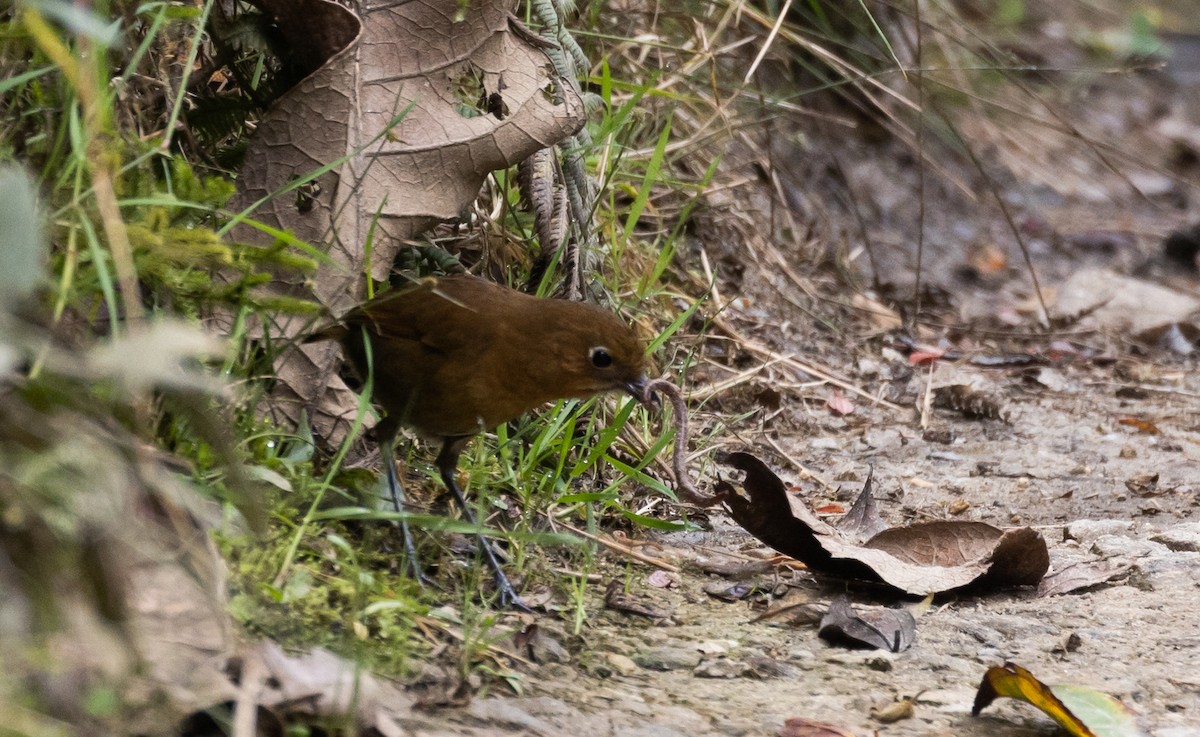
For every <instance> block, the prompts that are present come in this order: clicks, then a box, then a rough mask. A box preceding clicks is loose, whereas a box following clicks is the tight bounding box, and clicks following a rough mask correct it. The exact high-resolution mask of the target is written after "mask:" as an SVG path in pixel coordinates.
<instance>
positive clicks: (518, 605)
mask: <svg viewBox="0 0 1200 737" xmlns="http://www.w3.org/2000/svg"><path fill="white" fill-rule="evenodd" d="M496 589H497V590H498V591H499V592H500V608H501V609H514V610H516V611H518V612H523V613H525V614H533V609H530V608H529V605H528V604H526V603H525V602H524V601H522V600H521V596H520V595H519V594H518V593H517V591H516V589H514V588H513V586H512V584H511V583H509V582H508V576H506V575H504V572H503V571H497V572H496Z"/></svg>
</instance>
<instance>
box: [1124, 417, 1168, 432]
mask: <svg viewBox="0 0 1200 737" xmlns="http://www.w3.org/2000/svg"><path fill="white" fill-rule="evenodd" d="M1117 424H1118V425H1125V426H1126V427H1132V428H1133V429H1135V430H1137V431H1138V432H1139V433H1141V434H1143V435H1158V434H1160V433H1161V432H1162V431H1161V430H1159V429H1158V425H1155V424H1154V423H1153V422H1151V421H1150V420H1143V419H1142V418H1140V417H1119V418H1117Z"/></svg>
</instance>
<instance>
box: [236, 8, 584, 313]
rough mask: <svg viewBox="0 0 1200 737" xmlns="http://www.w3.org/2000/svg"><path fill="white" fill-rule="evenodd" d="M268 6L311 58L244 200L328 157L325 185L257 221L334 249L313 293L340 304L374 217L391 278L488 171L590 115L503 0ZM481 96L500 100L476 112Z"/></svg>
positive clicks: (270, 119)
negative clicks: (399, 259)
mask: <svg viewBox="0 0 1200 737" xmlns="http://www.w3.org/2000/svg"><path fill="white" fill-rule="evenodd" d="M261 5H262V6H263V7H264V9H265V10H266V11H267V12H269V13H271V14H272V15H273V16H274V17H275V18H276V20H277V22H278V23H279V24H280V26H281V29H283V31H284V33H285V35H287V36H288V37H289V38H292V39H293V40H294V43H293V44H292V46H293V47H294V48H297V49H304V50H305V51H304V53H305V55H306V57H305V63H306V65H308V66H314V65H315V66H317V68H316V70H315V71H314V72H313V73H312V74H310V75H309V76H308V77H306V78H305V79H304V80H303V81H301V82H300V83H299V84H298V85H296V87H294V88H293V89H292V90H290V91H289V92H288V93H287V94H285V95H284V96H283V97H282V98H281V99H280V100H279V101H278V102H277V103H276V104H275V105H274V106H273V107H272V108H271V110H269V111H268V112H267V113H266V115H265V116H264V118H263V120H262V121H261V122H260V123H259V125H258V129H257V131H256V133H255V136H254V139H253V140H252V141H251V145H250V149H249V151H247V154H246V163H245V166H244V167H243V169H242V171H241V173H240V175H239V180H238V187H239V203H240V204H242V205H249V204H251V203H253V202H256V201H258V200H259V199H261V198H264V197H267V196H269V195H270V194H272V193H273V192H276V191H278V190H280V189H282V188H284V187H287V186H288V185H289V183H292V182H294V181H295V180H297V179H298V178H303V177H306V176H307V175H309V174H311V173H313V172H316V171H319V170H321V169H322V168H323V167H327V166H333V168H332V170H330V171H328V172H325V173H324V174H321V175H320V176H319V177H317V179H316V182H317V184H318V185H319V191H316V192H313V191H312V190H311V189H309V190H306V191H304V192H300V190H297V192H298V194H296V195H292V196H281V197H276V198H274V199H272V200H270V201H268V202H266V203H265V204H263V205H262V206H261V207H259V208H258V209H257V210H256V211H255V212H254V213H253V215H252V217H254V218H256V219H258V220H260V221H262V222H265V223H267V224H269V225H271V226H274V227H277V228H287V229H290V230H292V231H293V232H294V233H295V234H296V235H297V236H299V237H301V238H303V239H305V240H307V241H309V242H311V243H316V244H327V245H329V246H330V251H329V254H330V256H331V257H332V259H333V261H334V262H335V265H331V266H326V267H325V268H324V270H323V271H322V272H321V273H319V274H318V277H317V285H316V290H317V294H318V297H319V298H320V299H321V301H322V302H323V303H325V304H326V305H328V306H329V307H331V308H333V309H334V310H335V311H338V310H339V308H341V309H344V308H347V307H349V306H351V305H352V304H353V302H354V299H355V295H356V294H357V293H358V289H357V283H358V282H359V281H360V280H361V274H362V269H363V266H364V264H365V261H366V254H365V252H364V247H365V244H366V240H367V232H368V230H369V229H370V226H371V223H372V221H373V220H374V219H375V218H376V217H378V226H377V229H376V231H375V237H374V240H375V243H374V252H373V254H372V256H371V270H372V273H373V275H374V276H375V277H376V278H383V277H385V276H386V274H387V271H388V268H389V266H390V264H391V261H392V257H393V256H394V255H395V253H396V251H397V250H398V248H399V247H400V245H401V242H402V241H403V240H405V239H408V238H411V237H413V236H414V235H417V234H418V233H420V232H422V231H423V230H426V229H427V228H429V227H430V226H431V225H433V224H435V223H437V222H439V221H442V220H447V219H450V218H454V217H457V216H458V215H459V213H461V212H462V211H463V209H464V208H465V207H466V206H467V205H468V204H469V203H470V202H471V201H472V200H473V199H474V197H475V196H476V194H477V193H478V192H479V187H480V184H481V183H482V182H483V179H484V177H485V176H486V175H487V174H488V173H489V172H492V171H494V170H496V169H500V168H504V167H507V166H511V165H514V164H516V163H518V162H520V161H522V160H524V159H525V158H526V157H528V156H529V155H531V154H532V153H533V152H535V151H537V150H539V149H543V148H546V147H548V146H552V145H553V144H554V143H555V142H557V141H559V140H561V139H563V138H565V137H566V136H568V135H570V134H572V133H574V132H575V131H577V130H578V129H579V128H580V127H581V126H582V125H583V122H584V117H583V116H584V111H583V103H582V100H581V99H580V98H579V97H578V96H577V95H576V94H575V93H574V91H573V89H572V87H571V86H570V85H565V84H561V83H559V81H558V80H557V79H555V78H554V76H553V75H552V73H551V72H550V71H549V70H550V66H549V64H550V62H549V59H548V58H547V57H546V55H545V53H544V52H543V51H542V50H541V49H540V48H537V47H536V46H535V45H533V44H532V43H531V42H530V41H529V40H527V39H528V36H527V35H526V34H525V33H517V32H514V30H513V28H512V26H511V24H512V23H515V21H514V20H513V19H512V17H511V15H510V13H509V7H508V6H509V5H510V3H509V2H508V0H473V1H472V2H470V3H465V4H464V3H460V2H457V0H412V1H411V2H406V3H380V4H371V3H367V2H363V1H362V0H359V1H358V2H352V3H350V8H349V9H347V8H345V7H343V6H342V5H339V4H337V3H334V2H328V1H326V0H304V1H303V2H299V3H297V2H296V1H295V0H263V1H262V2H261ZM298 6H300V7H298ZM459 13H461V14H462V18H461V20H456V16H457V15H458V14H459ZM301 40H302V41H303V43H300V41H301ZM318 62H319V64H318ZM484 93H486V96H487V97H492V96H494V95H497V94H498V95H500V96H501V99H502V103H503V104H502V107H500V108H493V107H492V105H491V103H490V102H487V104H484V105H483V106H482V109H479V100H478V99H477V98H478V97H479V96H480V95H481V94H484ZM489 111H490V112H489ZM397 118H400V120H399V121H398V122H397Z"/></svg>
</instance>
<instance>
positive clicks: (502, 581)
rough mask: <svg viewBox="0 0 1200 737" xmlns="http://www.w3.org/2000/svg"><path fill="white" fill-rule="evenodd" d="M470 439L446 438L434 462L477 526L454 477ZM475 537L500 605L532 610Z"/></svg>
mask: <svg viewBox="0 0 1200 737" xmlns="http://www.w3.org/2000/svg"><path fill="white" fill-rule="evenodd" d="M470 439H471V436H470V435H459V436H456V437H449V438H446V440H445V443H444V444H443V445H442V450H441V452H440V453H438V457H437V461H436V463H437V467H438V470H439V471H440V472H441V474H442V482H443V483H444V484H446V488H447V489H449V490H450V491H451V492H452V493H453V494H454V498H455V499H457V500H458V506H459V507H461V508H462V511H463V516H465V517H466V518H467V521H468V522H470V523H471V524H472V525H476V526H478V524H479V523H478V522H476V521H475V513H474V512H472V511H471V507H470V505H469V504H467V498H466V497H465V496H464V495H463V491H462V489H460V488H459V486H458V479H456V478H454V475H455V472H456V471H457V470H458V457H459V455H461V454H462V451H463V448H465V447H466V445H467V442H468V441H469V440H470ZM475 537H476V538H478V540H479V550H480V551H481V552H482V553H483V557H485V558H487V562H488V565H489V566H491V567H492V572H493V573H494V574H495V576H496V588H497V590H499V591H500V606H502V607H509V606H511V607H512V608H514V609H519V610H521V611H523V612H531V611H533V610H532V609H530V608H529V607H527V606H525V602H523V601H521V597H520V596H518V595H517V592H516V590H515V589H513V586H512V584H511V583H509V581H508V576H506V575H505V573H504V568H502V567H501V566H500V561H499V560H497V559H496V552H495V551H494V550H492V546H491V544H490V543H488V541H487V538H485V537H484V536H483V533H481V532H477V533H475Z"/></svg>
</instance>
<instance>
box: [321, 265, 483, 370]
mask: <svg viewBox="0 0 1200 737" xmlns="http://www.w3.org/2000/svg"><path fill="white" fill-rule="evenodd" d="M479 281H480V280H478V279H472V280H470V281H466V280H458V279H448V278H440V279H433V278H428V279H422V280H421V281H419V282H417V283H416V284H414V285H412V286H411V287H404V288H401V289H397V290H394V291H392V292H388V293H387V294H384V295H382V296H380V297H378V298H376V299H374V300H371V301H370V302H368V303H366V304H365V305H362V306H360V307H358V308H356V309H355V310H353V311H352V312H351V313H350V314H348V315H346V316H345V317H344V318H343V322H344V323H345V324H346V325H347V326H348V327H350V328H354V327H365V328H366V329H367V330H368V331H370V332H373V333H375V334H377V335H378V336H380V337H381V338H387V339H389V340H400V341H411V342H412V343H414V344H419V345H420V346H421V348H423V349H425V350H428V351H433V352H436V353H442V354H450V353H454V354H456V355H458V356H460V357H461V359H468V360H469V358H470V355H471V354H474V353H477V352H478V351H481V350H482V349H483V347H484V346H485V345H487V344H488V343H489V342H490V334H489V330H488V329H487V321H486V320H480V319H479V315H480V310H481V309H486V308H485V307H480V306H477V305H478V304H479V302H481V301H486V300H485V299H484V300H481V299H480V294H479V291H480V290H479V285H478V282H479ZM484 289H485V291H486V287H484Z"/></svg>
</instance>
